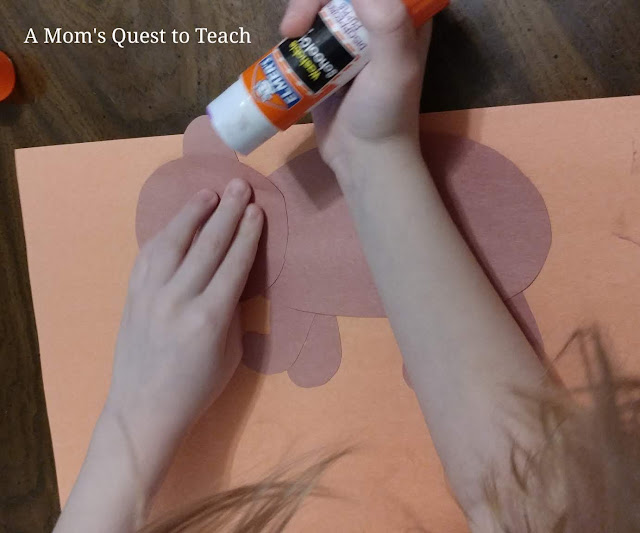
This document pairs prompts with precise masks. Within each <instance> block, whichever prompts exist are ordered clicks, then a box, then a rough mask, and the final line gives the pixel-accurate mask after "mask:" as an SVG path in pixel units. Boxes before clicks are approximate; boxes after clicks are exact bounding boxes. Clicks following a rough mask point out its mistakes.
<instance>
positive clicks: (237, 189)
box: [227, 178, 249, 197]
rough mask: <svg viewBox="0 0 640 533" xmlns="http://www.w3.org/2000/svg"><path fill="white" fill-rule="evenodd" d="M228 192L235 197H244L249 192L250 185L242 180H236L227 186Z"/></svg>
mask: <svg viewBox="0 0 640 533" xmlns="http://www.w3.org/2000/svg"><path fill="white" fill-rule="evenodd" d="M227 191H228V192H229V194H231V195H233V196H237V197H244V196H245V195H246V194H247V192H248V191H249V184H248V183H247V182H246V181H244V180H242V179H240V178H234V179H233V180H232V181H231V182H230V183H229V185H228V186H227Z"/></svg>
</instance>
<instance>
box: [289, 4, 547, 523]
mask: <svg viewBox="0 0 640 533" xmlns="http://www.w3.org/2000/svg"><path fill="white" fill-rule="evenodd" d="M318 4H319V2H318V1H316V0H306V1H305V0H293V1H292V4H291V5H290V8H289V12H288V14H287V16H286V18H285V20H284V22H283V27H282V30H283V33H285V34H286V35H290V34H299V33H302V32H303V31H304V30H305V29H306V28H305V26H306V25H308V24H310V20H311V18H312V13H313V12H314V11H315V10H317V9H318ZM353 5H354V8H355V9H356V11H357V13H358V15H359V16H360V18H361V20H362V21H363V23H364V25H365V26H366V27H367V29H368V31H369V34H370V38H371V45H370V46H371V51H372V59H371V63H370V64H369V65H367V67H365V69H364V70H363V71H362V73H361V74H360V75H359V77H358V78H357V79H356V80H355V81H354V83H353V85H352V86H351V88H350V89H349V90H348V91H346V93H345V94H343V95H341V96H339V97H337V98H336V97H334V98H332V99H330V100H328V101H327V102H326V103H325V104H323V105H322V106H320V108H319V109H318V110H317V111H316V113H315V116H314V119H315V123H316V130H317V135H318V143H319V146H320V149H321V151H322V153H323V157H324V158H325V160H326V161H327V162H328V163H329V164H330V165H331V166H332V168H333V169H334V170H335V172H336V174H337V176H338V179H339V181H340V184H341V186H342V188H343V191H344V194H345V196H346V199H347V202H348V204H349V206H350V209H351V212H352V215H353V218H354V221H355V224H356V227H357V230H358V233H359V235H360V238H361V240H362V244H363V247H364V251H365V254H366V256H367V259H368V262H369V265H370V267H371V270H372V272H373V276H374V279H375V281H376V284H377V286H378V289H379V292H380V296H381V298H382V301H383V302H384V305H385V308H386V311H387V313H388V316H389V319H390V321H391V324H392V326H393V330H394V333H395V335H396V338H397V341H398V344H399V346H400V349H401V351H402V354H403V356H404V359H405V363H406V366H407V369H408V371H409V374H410V377H411V381H412V384H413V387H414V389H415V391H416V394H417V396H418V399H419V401H420V405H421V407H422V410H423V413H424V416H425V419H426V421H427V423H428V426H429V429H430V431H431V435H432V437H433V440H434V442H435V445H436V447H437V450H438V453H439V455H440V457H441V459H442V461H443V463H444V466H445V469H446V472H447V475H448V478H449V480H450V483H451V486H452V488H453V490H454V492H455V494H456V497H457V499H458V501H459V502H460V504H461V505H462V507H463V509H464V510H465V511H466V513H467V515H468V516H469V517H470V520H471V522H472V524H473V526H474V527H486V524H487V523H488V522H487V516H488V515H487V506H486V499H485V496H486V495H485V492H484V488H485V485H484V482H485V481H486V480H487V477H488V476H489V475H490V474H491V473H492V471H493V470H494V469H495V473H496V475H497V476H498V478H499V476H500V474H501V473H505V472H506V471H508V468H509V457H510V450H511V441H510V440H509V438H508V437H507V433H511V435H513V436H516V437H517V438H518V439H519V440H520V441H521V442H523V444H525V445H526V444H530V443H531V442H532V440H533V439H535V438H536V436H535V435H532V434H530V433H529V432H528V431H526V430H525V429H524V428H522V427H519V425H518V424H517V422H516V420H517V419H518V417H519V416H520V415H523V414H524V410H525V406H524V405H523V404H520V403H519V402H518V400H517V398H516V396H515V395H513V394H512V392H513V390H514V389H525V390H527V391H533V392H535V391H541V389H542V387H543V386H544V385H545V383H546V379H545V371H544V369H543V366H542V365H541V364H540V362H539V361H538V359H537V357H536V354H535V353H534V351H533V349H532V347H531V346H530V345H529V344H528V342H527V341H526V339H525V337H524V335H523V334H522V332H521V331H520V329H519V328H518V326H517V325H516V323H515V321H514V320H513V318H512V317H511V315H510V314H509V312H508V311H507V309H506V307H505V306H504V304H503V303H502V301H501V300H500V298H499V296H498V295H497V293H496V291H495V290H494V288H493V287H492V285H491V284H490V282H489V280H488V279H487V277H486V276H485V274H484V273H483V271H482V269H481V268H480V266H479V265H478V263H477V262H476V260H475V258H474V257H473V255H472V254H471V252H470V250H469V249H468V247H467V245H466V243H465V241H464V240H463V238H462V237H461V235H460V234H459V232H458V230H457V229H456V227H455V226H454V224H453V222H452V220H451V218H450V217H449V215H448V213H447V211H446V209H445V207H444V205H443V203H442V201H441V198H440V196H439V194H438V192H437V190H436V187H435V186H434V183H433V181H432V180H431V178H430V176H429V172H428V170H427V167H426V165H425V163H424V161H423V159H422V157H421V153H420V148H419V143H418V113H419V99H420V87H421V83H422V78H423V65H424V58H425V56H426V49H427V47H428V45H427V43H428V41H429V34H430V28H427V29H426V30H423V31H422V32H419V33H418V35H417V36H416V32H415V31H414V30H413V28H412V27H411V23H410V21H409V19H408V17H407V14H406V10H405V8H404V6H403V4H402V3H401V1H400V0H353ZM523 418H524V417H523ZM481 524H483V525H481ZM485 530H486V529H485Z"/></svg>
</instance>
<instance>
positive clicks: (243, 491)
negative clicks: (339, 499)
mask: <svg viewBox="0 0 640 533" xmlns="http://www.w3.org/2000/svg"><path fill="white" fill-rule="evenodd" d="M350 451H351V450H350V449H349V450H343V451H340V452H336V453H332V454H329V455H326V456H324V457H322V458H320V459H316V460H314V461H313V464H312V465H311V466H308V467H306V468H304V469H302V471H300V466H301V464H302V463H304V462H307V460H299V461H296V463H295V464H293V465H289V466H287V467H283V468H280V469H279V470H278V471H276V472H275V473H273V474H271V475H270V476H268V477H266V478H265V479H263V480H262V481H260V482H259V483H256V484H252V485H245V486H242V487H238V488H235V489H231V490H228V491H225V492H221V493H219V494H214V495H212V496H210V497H208V498H205V499H203V500H200V501H198V502H196V503H194V504H192V505H189V506H187V507H185V508H184V509H182V510H181V511H179V512H177V513H173V514H170V515H168V516H165V517H161V518H159V519H158V520H156V521H154V522H152V523H150V524H148V525H147V526H145V527H143V528H142V529H140V530H139V533H187V532H196V531H198V532H201V531H206V532H216V533H219V532H229V533H231V532H233V533H258V532H277V531H282V530H283V529H284V528H285V527H286V526H287V524H289V522H290V521H291V519H292V518H293V516H294V515H295V513H296V512H297V511H298V509H299V508H300V506H301V505H302V503H303V502H304V501H305V499H306V498H307V497H308V496H314V497H329V496H331V493H330V492H329V491H328V490H327V489H325V488H322V487H321V486H319V484H318V482H319V480H320V478H321V477H322V475H323V474H324V473H325V471H326V470H327V469H328V468H329V467H330V466H331V465H333V464H334V463H335V462H336V461H338V460H339V459H340V458H341V457H343V456H344V455H346V454H347V453H350Z"/></svg>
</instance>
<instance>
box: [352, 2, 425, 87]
mask: <svg viewBox="0 0 640 533" xmlns="http://www.w3.org/2000/svg"><path fill="white" fill-rule="evenodd" d="M353 7H354V9H355V11H356V13H357V15H358V17H359V18H360V20H361V21H362V24H363V25H364V27H365V28H366V30H367V32H368V33H369V49H370V53H371V62H370V64H369V65H368V66H367V68H368V69H369V70H375V71H376V72H379V73H380V78H379V79H386V78H391V79H396V80H404V79H405V78H406V77H411V76H413V75H415V74H416V72H414V71H415V70H416V69H419V68H420V65H419V64H418V54H419V48H418V39H417V38H416V31H415V29H414V27H413V23H412V21H411V19H410V17H409V14H408V12H407V8H406V7H405V5H404V3H403V2H402V1H401V0H353Z"/></svg>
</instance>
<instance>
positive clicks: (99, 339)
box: [16, 97, 640, 533]
mask: <svg viewBox="0 0 640 533" xmlns="http://www.w3.org/2000/svg"><path fill="white" fill-rule="evenodd" d="M422 120H423V129H424V130H425V131H428V132H437V133H449V134H454V135H460V136H465V137H468V138H470V139H472V140H474V141H477V142H480V143H482V144H485V145H487V146H489V147H491V148H493V149H495V150H497V151H498V152H500V153H501V154H502V155H504V156H505V157H507V158H508V159H509V160H511V161H512V162H514V163H515V164H516V165H517V166H518V167H519V168H520V170H521V171H522V172H523V173H524V174H525V175H526V176H527V177H528V178H529V179H530V180H531V182H533V184H534V185H535V187H536V188H537V189H538V191H539V192H540V194H541V195H542V197H543V199H544V201H545V204H546V206H547V210H548V212H549V218H550V220H551V229H552V244H551V249H550V252H549V255H548V257H547V259H546V262H545V264H544V266H543V268H542V271H541V272H540V274H539V275H538V277H537V278H536V279H535V281H534V282H533V283H532V284H531V285H530V286H529V287H528V288H527V289H526V290H525V292H524V295H525V296H526V299H527V302H528V304H529V307H530V310H531V312H532V313H533V315H534V316H535V319H536V321H537V324H538V327H539V330H540V333H541V336H542V340H543V342H544V345H545V349H546V351H547V353H548V354H551V355H553V354H554V353H557V351H558V350H559V349H560V348H561V347H562V345H563V344H564V342H565V341H566V340H567V338H568V337H569V336H570V334H571V333H572V332H573V331H574V330H575V329H576V328H578V327H581V326H585V325H590V324H593V323H596V322H597V323H599V324H600V325H602V326H603V327H604V328H605V329H606V332H607V336H608V338H609V339H610V340H611V343H612V346H613V347H614V348H615V354H616V360H617V361H618V362H619V364H620V366H621V368H623V369H624V370H626V371H639V370H640V363H639V361H640V359H639V358H638V356H637V355H636V354H635V353H634V352H635V350H636V349H637V347H638V346H640V328H638V327H637V317H638V316H640V313H639V311H640V268H639V267H640V216H639V215H638V213H639V212H640V188H639V184H640V156H639V155H638V154H639V153H640V97H629V98H619V99H609V100H593V101H582V102H570V103H553V104H539V105H531V106H519V107H504V108H493V109H482V110H471V111H460V112H453V113H442V114H433V115H425V116H424V117H423V119H422ZM312 133H313V132H312V127H311V126H295V127H293V128H291V129H290V130H289V131H288V132H285V133H283V134H281V135H279V136H277V137H276V138H275V139H273V140H272V141H270V142H269V143H268V144H267V145H265V146H263V147H262V148H260V149H259V150H257V151H256V152H254V153H253V154H252V155H251V156H248V157H241V158H240V160H241V161H242V162H244V163H245V164H247V165H248V166H251V167H252V168H253V169H255V170H256V171H257V172H259V173H260V174H263V175H269V174H272V173H273V172H275V171H276V170H277V169H279V168H280V167H282V166H283V165H284V164H285V163H286V162H287V161H288V160H291V159H292V158H293V157H294V156H295V155H299V154H302V153H304V152H306V151H307V150H308V149H310V148H312V147H313V146H314V141H313V138H312ZM181 156H182V136H171V137H157V138H147V139H130V140H123V141H106V142H99V143H88V144H80V145H66V146H56V147H45V148H32V149H24V150H18V151H17V152H16V164H17V170H18V181H19V187H20V196H21V202H22V210H23V218H24V225H25V235H26V242H27V253H28V260H29V271H30V276H31V286H32V291H33V302H34V308H35V314H36V321H37V327H38V334H39V341H40V351H41V361H42V370H43V379H44V386H45V394H46V399H47V408H48V413H49V418H50V425H51V432H52V439H53V446H54V454H55V459H56V468H57V475H58V484H59V489H60V495H61V499H62V502H63V503H64V501H65V500H66V498H67V497H68V494H69V492H70V489H71V487H72V484H73V481H74V479H75V477H76V475H77V473H78V471H79V468H80V465H81V463H82V459H83V456H84V453H85V451H86V448H87V445H88V442H89V439H90V436H91V429H92V427H93V424H94V423H95V421H96V419H97V417H98V414H99V412H100V409H101V407H102V403H103V401H104V399H105V395H106V391H107V387H108V383H109V378H110V373H111V361H112V356H113V347H114V344H115V338H116V333H117V329H118V324H119V320H120V313H121V309H122V306H123V304H124V299H125V295H126V287H127V278H128V274H129V270H130V268H131V266H132V264H133V261H134V259H135V255H136V253H137V249H138V246H137V242H136V235H135V216H136V205H137V202H138V195H139V193H140V190H141V187H142V185H143V184H144V182H145V180H146V179H147V178H148V177H149V176H150V175H151V174H152V173H153V172H154V171H155V170H156V169H157V168H158V167H160V166H162V165H163V164H165V163H167V162H169V161H171V160H174V159H178V158H180V157H181ZM390 179H392V177H390ZM263 303H264V302H261V301H255V300H252V301H249V302H248V306H249V309H248V311H250V312H249V313H248V314H250V315H255V316H254V317H253V320H252V321H251V322H252V324H253V326H252V327H255V328H257V329H258V330H259V329H261V326H260V321H261V319H260V315H261V312H262V310H263V308H266V307H268V306H266V305H261V304H263ZM256 324H257V325H256ZM338 328H339V333H340V340H341V344H342V363H341V366H340V368H339V370H338V372H337V373H336V374H335V376H334V377H333V378H332V379H331V380H330V381H329V382H328V383H327V384H325V385H322V386H320V387H316V388H310V389H307V388H301V387H298V386H296V385H295V384H294V383H293V382H292V381H291V380H290V379H289V378H288V376H287V374H277V375H261V374H256V373H254V372H253V371H251V370H248V369H247V368H246V367H241V368H240V370H239V371H238V373H237V374H236V376H235V377H234V379H233V381H232V383H231V385H230V387H229V389H228V390H227V391H226V392H225V394H224V395H223V397H222V398H221V399H220V400H219V401H218V402H217V403H216V404H215V405H214V406H213V407H212V409H211V410H210V411H209V412H208V413H207V414H206V415H205V417H204V418H203V419H202V420H201V421H200V423H199V424H198V425H197V426H196V427H195V428H194V429H193V430H192V432H191V433H190V434H189V435H188V436H187V438H186V439H185V441H184V443H183V445H182V447H181V448H180V450H179V452H178V455H177V456H176V459H175V461H174V464H173V466H172V467H171V469H170V471H169V474H168V476H167V479H166V481H165V483H164V485H163V487H162V488H161V490H160V493H159V495H158V497H157V500H156V502H155V504H154V512H156V513H157V512H159V511H161V510H163V509H168V508H173V507H175V506H177V505H180V504H183V503H185V502H187V501H190V500H192V499H193V498H197V497H199V496H204V495H207V494H210V493H211V492H212V491H216V490H220V489H224V488H227V487H230V486H235V485H237V484H239V483H243V482H252V481H256V480H258V479H260V478H261V477H262V476H263V475H264V474H265V473H267V472H270V471H271V470H272V469H273V468H274V467H276V466H277V465H280V464H282V462H283V461H286V460H287V459H290V458H292V457H296V456H303V455H305V454H306V453H308V452H310V451H318V450H336V449H340V448H341V447H343V446H346V445H351V444H355V445H358V450H357V451H356V452H354V453H353V454H351V455H350V456H348V457H346V458H345V459H343V460H342V462H341V464H339V465H337V466H335V467H333V468H332V469H331V470H330V471H329V472H328V474H327V476H326V478H325V480H324V485H326V486H328V487H330V488H331V489H332V490H333V491H334V492H335V495H336V496H337V498H332V499H328V500H323V499H318V500H313V501H310V502H309V503H308V504H307V505H305V507H304V508H303V510H302V511H301V512H300V514H299V515H298V516H297V517H296V518H295V520H294V522H293V523H292V525H291V527H290V529H291V530H292V531H319V532H323V531H332V530H338V531H361V530H364V531H374V532H375V531H380V532H387V531H403V530H410V529H411V528H412V527H417V526H420V527H423V528H425V529H426V530H432V531H448V532H454V533H455V532H462V531H467V528H466V525H465V523H464V519H463V517H462V514H461V513H460V511H459V510H458V509H457V507H456V505H455V503H454V501H453V499H452V498H451V496H450V495H449V493H448V490H447V487H446V483H445V481H444V478H443V475H442V469H441V466H440V463H439V461H438V459H437V456H436V454H435V451H434V449H433V445H432V444H431V441H430V438H429V435H428V432H427V430H426V427H425V425H424V421H423V419H422V416H421V413H420V410H419V408H418V405H417V402H416V400H415V396H414V395H413V393H412V391H411V389H410V388H409V387H407V385H406V384H405V382H404V380H403V377H402V365H401V357H400V354H399V352H398V350H397V347H396V345H395V342H394V339H393V334H392V332H391V329H390V328H389V325H388V322H387V320H386V319H381V318H347V317H338ZM577 359H578V358H577V357H570V356H567V357H565V358H563V359H562V360H561V361H560V363H559V372H560V374H561V375H562V377H563V378H564V379H565V380H566V381H567V382H575V381H576V380H578V379H580V372H579V366H578V363H577Z"/></svg>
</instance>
